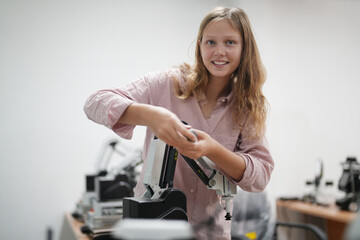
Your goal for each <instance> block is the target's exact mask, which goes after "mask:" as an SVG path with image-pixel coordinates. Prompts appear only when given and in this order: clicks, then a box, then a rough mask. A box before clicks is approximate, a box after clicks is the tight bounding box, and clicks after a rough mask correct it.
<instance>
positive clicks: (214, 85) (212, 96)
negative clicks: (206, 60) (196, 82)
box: [205, 79, 231, 101]
mask: <svg viewBox="0 0 360 240" xmlns="http://www.w3.org/2000/svg"><path fill="white" fill-rule="evenodd" d="M230 91H231V89H230V81H229V80H228V81H226V80H224V79H209V84H208V85H207V88H206V89H205V96H206V98H207V99H208V101H216V100H217V99H219V98H220V97H224V96H227V95H228V94H229V93H230Z"/></svg>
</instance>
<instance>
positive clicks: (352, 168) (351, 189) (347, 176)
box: [336, 157, 360, 212]
mask: <svg viewBox="0 0 360 240" xmlns="http://www.w3.org/2000/svg"><path fill="white" fill-rule="evenodd" d="M342 167H343V173H342V175H341V177H340V180H339V184H338V188H339V190H341V191H343V192H345V197H343V198H340V199H337V200H336V205H337V206H339V207H340V209H341V210H346V211H352V212H356V211H357V210H358V208H359V200H360V164H359V163H358V162H357V160H356V158H355V157H347V158H346V161H345V162H344V163H342Z"/></svg>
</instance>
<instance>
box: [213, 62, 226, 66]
mask: <svg viewBox="0 0 360 240" xmlns="http://www.w3.org/2000/svg"><path fill="white" fill-rule="evenodd" d="M212 63H213V64H214V65H216V66H224V65H226V64H228V63H229V62H225V61H212Z"/></svg>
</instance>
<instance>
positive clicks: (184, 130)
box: [84, 7, 274, 239]
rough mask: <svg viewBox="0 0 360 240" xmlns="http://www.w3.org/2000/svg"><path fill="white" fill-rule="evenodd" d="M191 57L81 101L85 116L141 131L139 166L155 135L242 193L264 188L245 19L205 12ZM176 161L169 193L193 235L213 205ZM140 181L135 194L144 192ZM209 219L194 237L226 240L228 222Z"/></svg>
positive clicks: (258, 76)
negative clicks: (178, 199) (175, 192)
mask: <svg viewBox="0 0 360 240" xmlns="http://www.w3.org/2000/svg"><path fill="white" fill-rule="evenodd" d="M195 57H196V59H195V64H194V66H190V65H189V64H183V65H181V66H179V67H176V68H172V69H170V70H167V71H164V72H156V73H150V74H148V75H146V76H143V77H141V78H140V79H138V80H137V81H135V82H133V83H130V84H128V85H127V86H125V87H122V88H119V89H110V90H101V91H98V92H96V93H94V94H93V95H91V96H90V97H89V98H88V100H87V101H86V103H85V106H84V110H85V113H86V115H87V116H88V118H89V119H91V120H93V121H95V122H97V123H99V124H102V125H105V126H107V127H108V128H110V129H112V130H113V131H114V132H115V133H117V134H118V135H119V136H120V137H123V138H126V139H130V138H131V137H132V132H133V129H134V128H135V126H136V125H144V126H147V132H146V138H145V144H144V151H143V159H144V160H145V159H146V156H147V151H148V147H149V143H150V141H151V139H152V138H153V137H154V135H156V136H157V137H158V138H159V139H161V140H163V141H164V142H166V143H167V144H169V145H171V146H174V147H175V148H176V149H177V150H178V151H179V152H180V153H181V154H183V155H185V156H188V157H190V158H192V159H197V158H199V157H202V156H207V157H208V158H209V159H211V160H212V161H213V162H214V163H215V164H216V166H217V168H218V169H219V170H220V171H221V172H222V173H223V174H225V175H226V176H227V177H228V179H229V180H230V181H232V182H233V183H235V184H237V185H238V186H239V187H241V188H242V189H244V190H245V191H251V192H259V191H262V190H264V188H265V187H266V185H267V183H268V182H269V180H270V176H271V172H272V170H273V167H274V163H273V160H272V157H271V155H270V152H269V150H268V146H267V142H266V139H265V120H266V99H265V97H264V95H263V93H262V86H263V84H264V82H265V78H266V76H265V69H264V67H263V65H262V62H261V59H260V55H259V52H258V48H257V45H256V42H255V39H254V36H253V33H252V30H251V26H250V22H249V19H248V17H247V15H246V13H245V12H244V11H243V10H241V9H239V8H223V7H219V8H215V9H214V10H213V11H211V12H210V13H208V14H207V15H206V16H205V18H204V19H203V21H202V22H201V25H200V29H199V33H198V36H197V45H196V52H195ZM182 120H183V121H185V122H187V123H188V124H190V125H191V127H190V126H186V125H184V124H183V123H182ZM190 128H191V129H190ZM192 131H194V132H195V133H196V135H197V136H195V135H194V134H193V133H192ZM189 140H190V141H189ZM177 162H178V163H177V166H176V172H175V177H174V187H175V188H177V189H180V190H182V191H183V192H184V193H185V195H186V198H187V215H188V219H189V222H190V223H191V224H192V225H193V226H197V228H196V229H200V228H199V225H200V223H203V222H205V221H206V220H209V219H211V218H212V217H213V213H214V211H215V210H216V209H219V207H220V206H221V200H220V199H219V196H218V195H217V194H216V192H215V191H213V190H208V189H207V187H206V186H205V185H204V184H203V183H202V182H201V180H200V179H199V178H198V177H197V176H196V175H195V174H194V172H193V170H192V169H191V168H190V167H189V166H188V165H187V163H186V162H185V161H184V160H183V159H180V160H179V161H177ZM145 164H146V162H145ZM142 176H143V172H142V174H141V176H140V181H139V183H138V184H137V186H136V188H135V196H141V195H142V194H143V193H144V191H145V189H144V186H143V185H142ZM213 218H214V219H213V220H214V222H213V225H212V227H211V230H209V229H206V228H202V230H201V229H200V230H199V231H197V232H196V236H197V239H207V238H208V237H207V234H208V235H211V236H212V237H213V238H214V239H230V225H231V224H230V221H226V220H225V218H224V215H223V214H219V216H214V217H213ZM209 231H211V232H209Z"/></svg>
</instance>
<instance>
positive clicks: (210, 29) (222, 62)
mask: <svg viewBox="0 0 360 240" xmlns="http://www.w3.org/2000/svg"><path fill="white" fill-rule="evenodd" d="M199 44H200V52H201V56H202V60H203V62H204V64H205V67H206V68H207V70H208V71H209V73H210V80H217V79H218V80H224V81H228V80H229V79H230V77H231V74H232V73H233V72H234V71H235V70H236V69H237V68H238V66H239V64H240V56H241V50H242V44H241V36H240V32H239V31H238V30H236V29H234V28H233V26H232V25H231V24H230V23H229V22H228V20H225V19H223V20H220V21H217V22H212V23H210V24H209V25H207V26H206V27H205V29H204V32H203V36H202V40H201V42H200V43H199Z"/></svg>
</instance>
